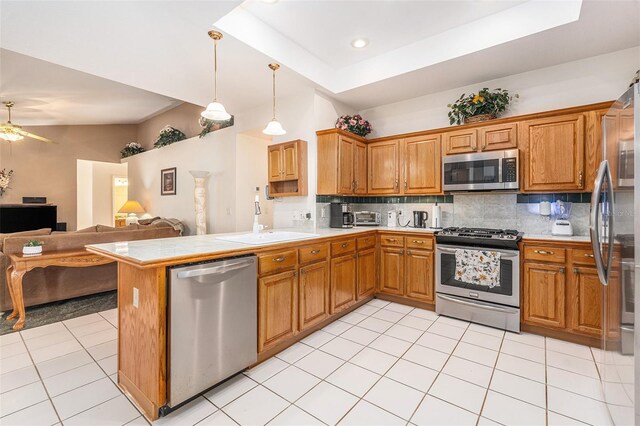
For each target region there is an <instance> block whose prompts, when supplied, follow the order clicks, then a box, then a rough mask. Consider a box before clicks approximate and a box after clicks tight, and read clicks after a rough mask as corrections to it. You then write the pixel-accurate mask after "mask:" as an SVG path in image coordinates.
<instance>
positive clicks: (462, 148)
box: [442, 129, 478, 155]
mask: <svg viewBox="0 0 640 426" xmlns="http://www.w3.org/2000/svg"><path fill="white" fill-rule="evenodd" d="M442 138H443V139H442V143H443V144H444V153H445V155H451V154H465V153H468V152H475V151H477V150H478V135H477V131H476V129H465V130H457V131H453V132H447V133H445V134H444V135H443V136H442Z"/></svg>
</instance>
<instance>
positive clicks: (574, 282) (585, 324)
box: [569, 266, 603, 337]
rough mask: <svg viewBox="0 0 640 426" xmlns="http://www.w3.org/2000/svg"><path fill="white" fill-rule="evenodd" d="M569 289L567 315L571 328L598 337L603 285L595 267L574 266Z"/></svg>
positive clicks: (600, 325)
mask: <svg viewBox="0 0 640 426" xmlns="http://www.w3.org/2000/svg"><path fill="white" fill-rule="evenodd" d="M570 290H571V291H570V296H569V297H570V305H569V316H570V326H571V328H572V330H573V331H575V332H578V333H583V334H589V335H592V336H595V337H600V336H601V333H602V308H603V306H602V303H603V302H602V294H603V286H602V284H601V283H600V279H599V278H598V271H597V270H596V268H590V267H583V266H580V267H574V268H573V275H572V278H571V289H570Z"/></svg>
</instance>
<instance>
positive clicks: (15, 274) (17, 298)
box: [10, 268, 27, 331]
mask: <svg viewBox="0 0 640 426" xmlns="http://www.w3.org/2000/svg"><path fill="white" fill-rule="evenodd" d="M26 272H27V271H22V270H17V269H15V268H14V269H13V271H12V272H11V288H12V289H13V313H12V314H11V315H10V316H13V315H14V314H15V312H16V309H17V311H18V315H19V316H20V317H19V318H18V322H16V323H15V324H14V325H13V329H14V330H16V331H17V330H22V328H23V327H24V317H25V314H24V299H23V298H22V277H24V274H25V273H26Z"/></svg>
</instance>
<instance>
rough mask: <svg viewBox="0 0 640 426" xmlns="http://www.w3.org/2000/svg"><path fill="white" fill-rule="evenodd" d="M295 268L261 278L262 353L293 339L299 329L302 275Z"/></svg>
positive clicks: (259, 322) (259, 287) (259, 296)
mask: <svg viewBox="0 0 640 426" xmlns="http://www.w3.org/2000/svg"><path fill="white" fill-rule="evenodd" d="M297 275H298V274H297V273H296V272H295V271H289V272H283V273H280V274H276V275H270V276H266V277H261V278H260V279H259V280H258V352H262V351H264V350H266V349H269V348H270V347H272V346H275V345H277V344H279V343H281V342H282V341H285V340H287V339H290V338H292V337H293V336H294V335H295V334H296V332H297V331H298V327H297V324H298V311H297V307H298V300H297V293H298V291H297V290H298V277H297Z"/></svg>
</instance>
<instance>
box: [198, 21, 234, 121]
mask: <svg viewBox="0 0 640 426" xmlns="http://www.w3.org/2000/svg"><path fill="white" fill-rule="evenodd" d="M209 37H211V38H212V39H213V102H211V103H210V104H209V105H207V109H205V110H204V111H202V112H201V113H200V115H201V116H202V117H204V118H206V119H207V120H213V121H224V120H228V119H230V118H231V114H229V113H228V112H227V110H226V109H225V108H224V105H222V104H221V103H220V102H218V40H221V39H222V33H221V32H218V31H209Z"/></svg>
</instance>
